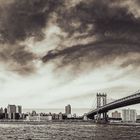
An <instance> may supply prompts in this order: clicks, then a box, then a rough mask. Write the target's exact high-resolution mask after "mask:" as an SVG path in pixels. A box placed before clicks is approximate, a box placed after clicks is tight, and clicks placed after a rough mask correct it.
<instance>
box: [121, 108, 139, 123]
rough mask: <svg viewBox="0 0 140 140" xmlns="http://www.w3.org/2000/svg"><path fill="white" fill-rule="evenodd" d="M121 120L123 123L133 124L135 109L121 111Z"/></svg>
mask: <svg viewBox="0 0 140 140" xmlns="http://www.w3.org/2000/svg"><path fill="white" fill-rule="evenodd" d="M122 119H123V121H124V122H135V121H136V110H135V109H123V110H122Z"/></svg>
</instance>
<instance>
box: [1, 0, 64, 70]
mask: <svg viewBox="0 0 140 140" xmlns="http://www.w3.org/2000/svg"><path fill="white" fill-rule="evenodd" d="M62 4H63V0H22V1H20V0H12V1H11V2H10V1H9V2H4V0H2V1H0V44H1V45H0V61H1V62H7V63H8V64H9V63H10V65H8V66H9V67H11V66H12V65H14V64H16V65H15V67H17V68H15V71H16V69H18V70H17V71H21V73H22V71H23V72H24V73H25V72H26V71H27V73H28V72H29V73H30V72H32V71H34V69H35V66H34V65H33V64H32V61H33V60H34V59H36V57H35V55H34V54H33V53H32V52H31V51H28V49H26V48H27V47H26V46H23V45H20V42H21V41H22V42H23V41H25V40H26V39H28V38H30V37H33V38H34V41H41V40H43V39H44V33H43V29H44V28H45V27H46V25H47V23H48V21H49V19H50V18H51V14H52V13H53V12H56V11H57V8H59V7H60V6H61V5H62ZM30 63H31V64H30ZM29 64H30V65H29ZM11 69H12V68H11Z"/></svg>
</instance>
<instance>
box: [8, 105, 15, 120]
mask: <svg viewBox="0 0 140 140" xmlns="http://www.w3.org/2000/svg"><path fill="white" fill-rule="evenodd" d="M7 113H8V118H9V119H15V114H16V106H15V105H8V107H7Z"/></svg>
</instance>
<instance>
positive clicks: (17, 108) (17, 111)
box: [16, 105, 22, 114]
mask: <svg viewBox="0 0 140 140" xmlns="http://www.w3.org/2000/svg"><path fill="white" fill-rule="evenodd" d="M16 113H19V114H22V106H20V105H18V106H17V107H16Z"/></svg>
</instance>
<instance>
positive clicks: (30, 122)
mask: <svg viewBox="0 0 140 140" xmlns="http://www.w3.org/2000/svg"><path fill="white" fill-rule="evenodd" d="M75 123H76V124H77V125H84V124H85V125H122V126H140V123H106V124H105V123H95V122H94V121H92V120H91V121H83V120H62V121H60V120H52V121H24V120H23V121H22V120H20V121H9V120H8V121H0V124H17V125H20V124H25V125H50V124H75Z"/></svg>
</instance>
